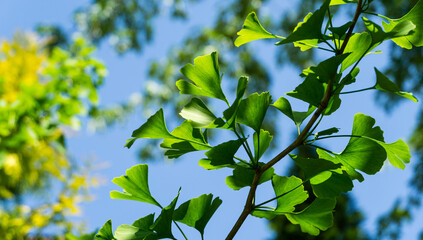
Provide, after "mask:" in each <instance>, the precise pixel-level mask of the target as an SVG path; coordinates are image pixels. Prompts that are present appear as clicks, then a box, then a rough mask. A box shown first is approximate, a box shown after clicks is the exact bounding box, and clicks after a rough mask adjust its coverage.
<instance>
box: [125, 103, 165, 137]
mask: <svg viewBox="0 0 423 240" xmlns="http://www.w3.org/2000/svg"><path fill="white" fill-rule="evenodd" d="M132 137H134V138H150V139H161V138H168V137H172V135H171V134H170V133H169V131H168V130H167V127H166V123H165V120H164V116H163V109H162V108H160V110H159V111H157V112H156V113H155V114H154V115H153V116H151V117H150V118H148V119H147V122H145V123H144V124H143V125H141V127H139V128H138V129H136V130H135V131H133V132H132Z"/></svg>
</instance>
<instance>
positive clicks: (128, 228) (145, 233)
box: [115, 224, 158, 240]
mask: <svg viewBox="0 0 423 240" xmlns="http://www.w3.org/2000/svg"><path fill="white" fill-rule="evenodd" d="M115 236H116V239H119V240H155V239H158V238H157V234H156V233H154V232H153V231H152V230H143V229H139V228H137V227H135V226H132V225H127V224H123V225H120V226H118V227H117V229H116V232H115Z"/></svg>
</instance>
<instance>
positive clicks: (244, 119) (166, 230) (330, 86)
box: [96, 0, 423, 239]
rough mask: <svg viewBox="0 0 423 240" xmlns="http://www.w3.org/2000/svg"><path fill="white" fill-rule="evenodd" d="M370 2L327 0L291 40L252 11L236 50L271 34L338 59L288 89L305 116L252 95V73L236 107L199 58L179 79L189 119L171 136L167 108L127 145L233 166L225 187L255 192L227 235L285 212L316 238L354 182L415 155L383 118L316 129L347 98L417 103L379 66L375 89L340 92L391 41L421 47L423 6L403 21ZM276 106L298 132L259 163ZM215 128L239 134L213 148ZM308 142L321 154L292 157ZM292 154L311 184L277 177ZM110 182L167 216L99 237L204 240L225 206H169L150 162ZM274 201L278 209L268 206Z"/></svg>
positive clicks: (204, 199)
mask: <svg viewBox="0 0 423 240" xmlns="http://www.w3.org/2000/svg"><path fill="white" fill-rule="evenodd" d="M371 4H372V0H325V1H324V2H323V4H322V5H321V7H320V8H319V9H317V10H316V11H314V12H313V13H309V14H308V15H307V16H305V18H304V20H303V22H300V23H298V25H297V27H296V28H295V29H294V30H293V32H292V33H291V34H290V35H288V36H287V37H282V36H278V35H275V34H272V33H270V32H268V31H267V30H266V29H265V28H264V27H263V26H262V25H261V24H260V22H259V20H258V17H257V15H256V14H255V13H250V14H249V15H248V16H247V18H246V20H245V22H244V26H243V27H242V29H241V30H240V31H239V32H238V35H239V36H238V38H237V39H236V40H235V45H236V46H238V47H240V46H242V45H243V44H246V43H248V42H251V41H254V40H259V39H265V38H268V39H275V40H277V42H276V45H284V44H293V46H294V47H299V48H300V49H301V50H302V51H310V50H322V51H327V52H331V53H332V54H333V56H332V57H330V58H328V59H326V60H324V61H322V62H320V63H319V64H317V65H316V66H312V67H309V68H307V69H304V70H303V71H302V73H301V74H300V76H301V77H302V78H303V79H304V80H303V81H302V83H301V84H299V85H298V86H297V87H296V88H295V89H294V90H292V91H290V92H288V93H286V95H287V96H289V97H292V98H294V99H297V100H300V101H302V102H305V103H306V104H308V105H309V107H308V110H307V111H304V112H300V111H295V110H294V109H293V105H292V104H291V102H290V100H288V99H287V98H285V97H282V96H277V98H278V99H277V100H276V101H275V99H274V97H272V96H271V95H270V93H269V92H262V93H252V94H250V95H248V96H245V95H246V93H247V91H246V89H247V86H248V81H249V80H248V78H247V77H245V76H241V77H240V78H239V80H238V85H237V88H236V92H235V93H234V99H233V101H230V100H228V97H227V96H226V94H225V92H224V91H223V89H222V80H223V75H222V73H221V72H220V69H219V63H218V55H217V53H216V52H212V53H211V54H209V55H205V56H199V57H197V58H195V59H194V64H187V65H185V66H184V67H183V68H182V69H181V70H180V72H181V73H182V74H183V75H184V76H185V77H186V79H182V80H179V81H177V82H176V86H177V87H178V89H179V91H180V94H185V95H191V96H192V98H191V99H190V100H189V102H188V103H187V104H186V105H185V106H184V107H183V108H182V110H181V112H180V115H181V116H182V117H183V118H184V119H185V121H184V122H183V123H182V124H181V125H180V126H178V127H176V128H175V129H174V130H173V131H169V130H168V128H167V126H166V123H165V118H164V111H163V109H160V110H158V111H157V112H156V113H155V114H154V115H153V116H151V117H150V118H149V119H148V120H147V121H146V122H145V123H144V124H142V125H141V126H140V127H139V128H138V129H136V130H135V131H133V133H132V138H130V139H129V140H128V141H127V143H126V145H125V146H126V147H128V148H130V147H131V146H132V145H133V144H134V143H135V141H136V140H137V139H140V138H147V139H163V142H162V144H161V145H160V146H161V147H162V148H163V149H164V155H165V156H167V157H168V158H178V157H180V156H182V155H184V154H187V153H190V152H195V151H205V153H204V155H205V157H204V158H203V159H200V160H199V165H200V166H201V167H203V168H205V169H209V170H216V169H222V168H231V169H233V172H232V175H230V176H227V177H226V184H227V185H228V186H229V187H230V188H232V189H234V190H239V189H241V188H245V187H248V188H249V192H248V195H247V197H246V200H245V205H244V209H243V211H242V213H241V214H240V216H239V218H238V220H237V221H236V222H235V224H234V225H233V227H232V229H231V231H230V232H229V233H228V235H227V237H226V239H233V238H234V236H235V235H236V233H237V232H238V230H239V229H240V227H241V226H242V224H243V223H244V221H245V219H246V218H247V217H248V216H249V215H252V216H255V217H260V218H266V219H272V218H274V217H275V216H278V215H285V216H286V217H287V219H288V220H289V221H290V222H291V223H292V224H298V225H299V226H300V227H301V230H302V231H303V232H305V233H308V234H311V235H318V234H319V233H320V231H325V230H327V229H328V228H329V227H331V225H332V224H333V209H334V207H335V203H336V197H337V196H339V195H340V194H342V193H345V192H348V191H351V190H352V189H353V187H354V184H353V181H355V180H358V181H360V182H362V181H364V176H363V174H368V175H374V174H376V173H377V172H379V171H380V169H381V168H382V166H383V164H384V163H385V162H386V161H387V160H388V161H389V162H390V163H391V164H392V165H393V166H395V167H397V168H400V169H404V168H405V165H406V164H407V163H409V162H410V158H411V155H410V151H409V148H408V146H407V145H406V143H405V142H404V141H403V140H401V139H399V140H397V141H395V142H393V143H387V142H385V140H384V136H383V131H382V129H381V128H380V127H378V126H376V125H375V124H376V120H375V119H373V118H372V117H371V116H367V115H365V114H362V113H357V114H356V115H355V116H354V119H353V126H352V130H351V133H350V134H338V132H339V131H340V129H338V128H335V127H332V128H329V129H319V124H320V123H321V121H322V118H323V117H324V116H329V115H331V114H332V113H334V112H335V111H337V110H338V109H339V108H340V107H341V106H342V101H341V97H342V95H343V94H353V93H357V92H361V91H368V90H381V91H386V92H389V93H392V94H397V95H399V96H401V97H404V98H407V99H410V100H412V101H414V102H417V99H416V98H415V97H414V96H413V95H412V94H411V93H408V92H403V91H401V90H400V89H399V88H398V87H397V86H396V85H395V83H394V82H392V81H391V80H390V79H389V78H388V77H387V76H385V75H384V74H383V73H382V72H381V71H379V70H378V69H377V68H375V83H371V82H370V83H369V86H370V87H368V88H364V89H358V90H354V91H348V92H347V91H343V89H344V87H345V86H347V85H353V84H354V83H355V82H356V79H357V78H358V77H359V73H360V69H359V67H358V65H359V63H360V62H361V60H362V59H363V58H364V57H365V56H366V55H368V54H371V53H373V52H372V51H373V50H374V49H375V48H376V47H378V46H379V45H380V44H382V43H383V42H384V41H388V40H392V41H394V42H395V43H396V44H397V45H398V46H400V47H403V48H413V47H421V46H423V38H422V34H423V22H422V21H423V18H422V17H421V16H422V14H423V1H421V0H420V1H418V3H417V4H416V5H415V6H414V7H413V8H412V9H411V10H410V11H409V13H407V14H406V15H405V16H403V17H402V18H400V19H390V18H388V17H386V16H382V15H380V14H377V13H373V12H369V9H371V8H370V5H371ZM351 6H356V7H355V9H356V10H355V14H354V16H353V19H352V20H351V21H348V22H346V23H345V24H343V25H341V26H334V25H333V22H334V21H333V19H332V17H333V16H332V14H331V9H332V8H335V7H336V8H338V7H351ZM362 15H364V16H362ZM377 17H379V18H380V19H382V26H381V25H379V24H378V23H376V22H375V21H376V20H370V18H372V19H373V18H375V19H376V18H377ZM384 21H387V22H384ZM357 24H362V25H363V26H364V29H365V31H364V32H361V33H357V32H354V29H355V26H356V25H357ZM205 98H215V99H218V100H220V101H222V102H223V104H226V105H227V108H226V109H225V110H224V111H222V112H213V111H211V110H210V108H209V107H208V106H207V104H206V103H207V102H208V101H205V100H204V99H205ZM269 108H275V109H277V110H279V111H280V112H281V113H282V114H283V115H285V116H286V117H288V118H290V119H291V120H292V121H293V123H294V126H295V127H296V128H297V130H298V136H297V137H296V138H295V140H294V141H293V142H292V143H291V144H290V145H289V146H288V147H286V148H285V149H283V150H282V149H281V152H280V153H279V154H277V155H276V156H275V157H274V158H272V159H262V156H263V154H264V153H265V151H266V150H267V149H268V147H269V146H270V143H271V141H272V139H273V136H272V135H271V133H270V132H269V131H267V130H266V129H264V128H263V121H264V120H265V118H266V114H267V111H268V109H269ZM215 129H222V130H226V131H228V132H232V133H233V136H234V137H235V138H234V139H232V140H229V141H226V142H221V143H220V144H218V145H215V146H212V145H210V143H209V142H208V135H209V132H210V131H212V130H215ZM250 133H252V134H250ZM249 136H252V139H249ZM329 138H349V141H348V143H347V145H346V146H345V148H344V150H343V151H342V152H340V153H336V152H333V151H331V150H330V149H327V148H323V147H321V146H319V145H316V142H318V141H323V140H324V139H329ZM302 145H308V146H311V147H313V148H315V149H316V153H317V155H318V158H304V157H300V156H297V155H295V154H292V152H293V150H294V149H296V148H297V147H299V146H302ZM244 156H246V157H244ZM285 157H286V158H290V159H292V160H293V161H294V163H295V164H296V165H298V167H299V168H301V169H302V170H303V172H304V175H305V176H304V178H300V177H296V176H279V175H277V174H276V173H275V171H274V168H273V166H275V165H276V164H278V163H279V162H280V160H281V159H283V158H285ZM113 182H114V183H115V184H117V185H118V186H120V187H121V188H122V189H123V192H119V191H112V192H111V197H112V198H114V199H125V200H134V201H140V202H144V203H149V204H153V205H155V206H157V207H158V208H159V209H160V213H159V215H158V216H157V217H155V215H154V214H151V215H148V216H146V217H142V218H140V219H138V220H136V221H135V222H134V223H133V224H131V225H121V226H119V227H118V228H117V230H116V231H115V232H114V233H113V231H112V225H111V224H112V223H111V220H109V221H108V222H106V224H105V225H104V226H103V227H102V228H101V229H100V231H99V232H98V234H97V235H96V239H163V238H170V239H175V237H174V235H173V230H172V226H174V225H175V226H176V227H177V229H178V230H179V231H180V232H181V234H182V235H183V236H184V238H185V239H188V236H186V234H185V233H184V232H183V229H182V228H181V227H180V226H179V223H183V224H185V225H187V226H190V227H193V228H195V229H197V230H198V231H199V232H200V234H201V237H202V239H203V238H204V228H205V226H206V224H207V223H208V222H209V221H210V219H211V217H212V215H213V214H214V213H215V211H216V210H217V209H218V207H219V206H220V205H221V204H222V201H221V200H220V199H219V198H218V197H215V198H214V197H213V196H212V195H211V194H208V195H207V194H204V195H201V196H199V197H198V198H193V199H191V200H189V201H187V202H185V203H182V204H180V205H179V206H178V204H177V201H178V197H179V194H180V191H179V192H178V194H177V196H176V197H175V198H174V200H173V201H172V202H171V203H170V204H169V205H167V206H165V207H164V206H163V205H162V204H160V203H159V201H158V200H157V199H155V198H154V197H153V196H152V195H151V193H150V190H149V185H148V166H147V165H145V164H140V165H136V166H133V167H132V168H130V169H128V170H127V171H126V175H123V176H121V177H118V178H115V179H113ZM267 183H270V184H271V185H272V187H273V189H274V192H275V196H274V197H273V198H271V199H268V200H267V201H264V202H256V190H257V188H258V187H259V185H260V184H267ZM306 183H307V184H310V185H311V191H306V190H305V188H304V184H306ZM309 198H310V199H314V200H313V201H311V203H310V204H309V205H308V206H306V207H301V208H300V207H299V205H300V204H303V203H304V202H305V201H306V200H307V199H309ZM273 202H275V203H276V207H272V206H274V205H272V206H269V204H270V203H273Z"/></svg>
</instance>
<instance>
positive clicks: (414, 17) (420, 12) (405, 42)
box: [382, 0, 423, 49]
mask: <svg viewBox="0 0 423 240" xmlns="http://www.w3.org/2000/svg"><path fill="white" fill-rule="evenodd" d="M388 21H389V23H385V22H382V26H383V28H384V29H385V31H387V32H389V31H392V30H393V29H394V28H395V27H396V26H397V25H398V24H401V23H402V22H404V21H411V22H412V23H413V24H414V25H415V26H416V28H415V29H414V33H412V34H411V35H408V36H405V37H398V38H393V39H392V41H394V42H395V43H396V44H397V45H398V46H400V47H402V48H407V49H411V48H413V45H414V46H416V47H421V46H423V1H421V0H419V1H418V2H417V3H416V5H415V6H414V7H413V8H412V9H411V10H410V11H409V12H408V13H407V14H406V15H404V16H403V17H401V18H399V19H388Z"/></svg>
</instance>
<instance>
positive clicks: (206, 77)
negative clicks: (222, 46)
mask: <svg viewBox="0 0 423 240" xmlns="http://www.w3.org/2000/svg"><path fill="white" fill-rule="evenodd" d="M180 72H181V73H182V74H183V75H184V76H185V77H187V78H188V79H190V80H191V81H192V83H190V82H188V81H185V80H179V81H177V82H176V86H177V87H178V89H179V90H180V94H190V95H198V96H205V97H212V98H217V99H221V100H223V101H225V102H228V100H226V97H225V94H223V91H222V87H221V82H222V77H221V76H220V73H219V63H218V60H217V53H216V52H212V53H211V54H210V55H205V56H200V57H196V58H195V59H194V65H192V64H190V63H188V64H186V65H185V66H184V67H182V68H181V70H180Z"/></svg>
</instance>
